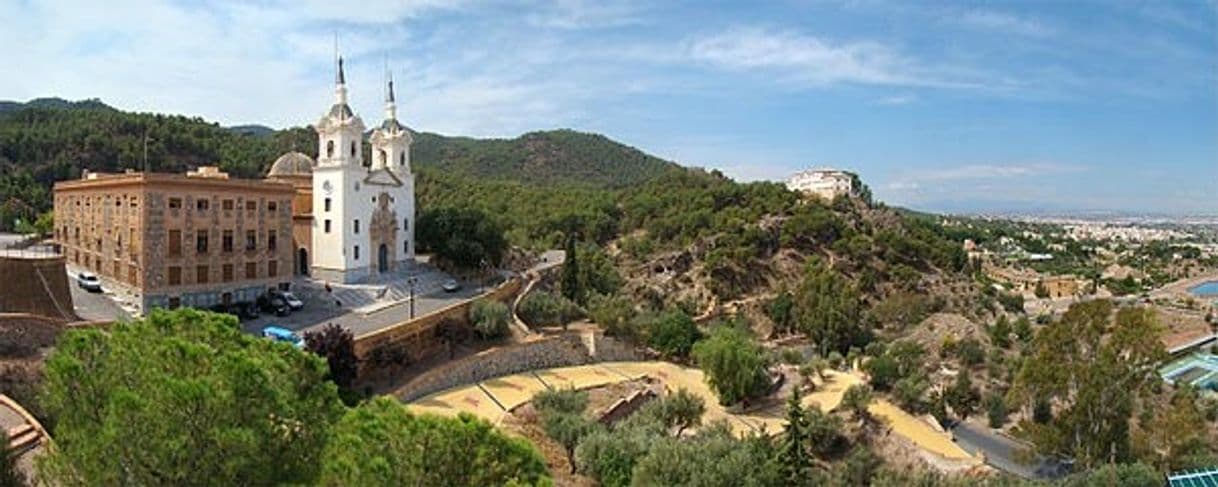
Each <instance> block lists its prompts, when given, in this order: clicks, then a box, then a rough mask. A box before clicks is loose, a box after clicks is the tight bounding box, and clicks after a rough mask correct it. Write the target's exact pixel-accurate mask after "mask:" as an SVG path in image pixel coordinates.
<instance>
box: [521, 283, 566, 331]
mask: <svg viewBox="0 0 1218 487" xmlns="http://www.w3.org/2000/svg"><path fill="white" fill-rule="evenodd" d="M516 312H517V313H519V314H520V319H522V320H524V321H525V322H526V323H528V324H529V325H531V326H554V325H562V326H567V323H570V322H571V321H572V320H574V319H576V318H578V317H579V315H580V309H579V305H577V304H575V303H573V302H571V301H570V300H568V299H566V298H563V297H562V296H558V295H555V294H553V293H549V292H545V291H533V292H532V293H529V295H528V296H525V297H524V299H522V300H521V301H520V304H519V305H518V308H517V309H516Z"/></svg>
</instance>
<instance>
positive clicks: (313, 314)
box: [242, 282, 482, 336]
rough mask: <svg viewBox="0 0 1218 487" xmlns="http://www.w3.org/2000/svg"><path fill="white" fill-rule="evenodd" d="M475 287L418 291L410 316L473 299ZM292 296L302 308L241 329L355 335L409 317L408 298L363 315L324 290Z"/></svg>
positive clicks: (260, 319)
mask: <svg viewBox="0 0 1218 487" xmlns="http://www.w3.org/2000/svg"><path fill="white" fill-rule="evenodd" d="M478 284H479V283H476V282H475V283H472V285H470V283H463V285H462V287H461V289H460V290H458V291H456V292H451V293H450V292H445V291H444V290H442V289H440V288H439V287H435V288H431V289H427V290H422V291H420V292H419V293H418V294H416V295H415V305H414V316H422V315H425V314H428V313H431V312H433V311H437V310H439V309H442V308H445V307H447V306H450V305H453V304H456V303H458V302H460V301H463V300H465V299H469V298H471V297H474V296H477V295H478V294H480V293H481V292H482V289H481V288H480V287H478ZM295 294H296V297H298V298H300V300H301V301H303V302H304V304H305V305H304V309H301V310H299V311H294V312H292V313H291V314H289V315H288V316H275V315H274V314H269V313H264V314H262V315H261V316H259V317H258V318H256V319H251V320H245V321H244V322H242V328H244V329H245V330H246V331H247V332H250V333H258V332H260V331H261V330H262V328H263V327H266V326H270V325H275V326H281V327H283V328H287V329H289V330H293V331H297V332H303V331H307V330H310V329H313V328H320V327H322V326H324V325H325V324H327V323H335V324H337V325H340V326H343V327H345V328H348V329H350V330H351V332H352V333H354V334H355V335H356V336H358V335H362V334H365V333H370V332H373V331H376V330H379V329H381V328H385V327H387V326H391V325H394V324H397V323H400V322H402V321H406V320H409V319H410V318H411V311H410V299H409V298H408V297H407V298H406V299H404V300H402V301H398V302H396V303H394V304H391V305H388V306H385V307H382V308H380V309H378V310H376V311H373V312H370V313H366V314H365V313H361V312H358V311H355V310H353V309H351V308H350V307H347V306H339V305H337V304H336V303H335V299H334V298H333V297H332V296H333V294H327V293H326V292H325V291H324V290H319V289H313V288H304V289H302V290H300V291H299V292H296V293H295Z"/></svg>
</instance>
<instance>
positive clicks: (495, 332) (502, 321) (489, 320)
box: [469, 300, 512, 340]
mask: <svg viewBox="0 0 1218 487" xmlns="http://www.w3.org/2000/svg"><path fill="white" fill-rule="evenodd" d="M469 321H470V322H471V323H473V324H474V331H475V332H477V333H478V336H480V337H482V338H483V339H484V340H493V339H497V338H502V337H504V336H506V335H507V334H508V326H509V323H511V321H512V310H511V309H509V308H508V306H507V305H506V304H503V303H501V302H499V301H491V300H481V301H478V302H475V303H474V305H473V306H472V307H470V309H469Z"/></svg>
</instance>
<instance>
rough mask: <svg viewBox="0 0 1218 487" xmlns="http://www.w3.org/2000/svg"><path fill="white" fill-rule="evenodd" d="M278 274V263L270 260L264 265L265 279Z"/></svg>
mask: <svg viewBox="0 0 1218 487" xmlns="http://www.w3.org/2000/svg"><path fill="white" fill-rule="evenodd" d="M278 274H279V261H277V260H272V261H270V262H267V263H266V277H275V276H276V275H278Z"/></svg>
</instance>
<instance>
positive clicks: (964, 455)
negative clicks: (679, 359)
mask: <svg viewBox="0 0 1218 487" xmlns="http://www.w3.org/2000/svg"><path fill="white" fill-rule="evenodd" d="M642 377H650V378H652V379H656V380H659V381H661V382H663V383H664V384H665V386H666V387H667V388H668V389H669V390H678V389H686V390H688V391H689V392H692V393H693V394H695V395H697V396H698V397H701V398H702V400H703V401H704V402H705V403H706V414H705V415H704V416H703V418H702V419H703V422H704V423H709V422H713V421H720V420H722V421H726V422H727V423H728V424H729V425H730V426H731V427H732V430H733V431H734V432H735V433H736V434H738V435H745V434H748V433H752V432H758V431H766V432H769V433H774V432H778V431H781V430H782V427H783V425H784V424H785V423H786V421H785V419H784V411H783V407H782V406H781V405H776V406H772V407H770V408H768V409H763V410H759V411H749V412H747V413H733V412H730V411H728V410H727V409H726V408H724V407H723V406H721V405H720V404H719V401H718V399H717V398H716V397H715V395H714V393H713V392H712V391H711V390H710V388H709V387H708V386H707V385H706V381H705V379H704V376H703V374H702V371H701V370H698V369H694V368H690V367H682V366H680V365H676V364H672V363H668V362H606V363H600V364H593V365H579V366H574V367H560V368H556V369H545V370H535V371H532V372H525V373H521V374H514V375H509V376H505V377H498V378H495V379H489V380H485V381H482V382H479V383H477V384H473V385H467V386H462V387H458V388H454V389H449V390H447V391H442V392H438V393H436V394H432V395H430V396H427V397H424V398H422V399H420V400H418V401H415V402H413V403H409V404H407V406H408V407H409V408H410V409H412V410H414V411H417V412H426V413H435V414H440V415H445V416H456V415H457V414H459V413H461V412H468V413H471V414H473V415H475V416H478V417H481V418H483V419H486V420H487V421H490V422H491V423H494V424H499V423H500V422H501V421H502V420H503V419H504V417H505V415H507V414H509V413H510V412H511V411H512V410H513V409H515V408H516V407H519V406H520V405H522V404H525V403H527V402H528V401H529V400H530V399H531V398H532V397H533V394H536V393H537V392H538V391H541V390H543V389H546V388H575V389H588V388H592V387H600V386H604V385H608V384H614V383H618V382H623V381H627V380H635V379H639V378H642ZM861 382H862V378H861V377H860V376H858V375H857V374H855V373H849V372H838V371H833V370H829V371H825V379H824V380H819V379H818V380H817V387H816V390H815V391H813V392H812V393H810V394H808V395H807V396H805V397H804V400H803V404H804V405H805V406H810V405H813V404H815V405H816V406H817V407H819V408H821V410H824V411H829V410H832V409H834V408H836V407H837V406H838V405H839V404H840V403H841V402H842V395H843V394H844V393H845V391H846V389H847V388H849V387H850V386H851V385H854V384H858V383H861ZM868 410H869V411H870V412H871V414H872V415H874V416H875V417H876V418H878V419H880V420H881V421H883V422H884V423H886V424H887V425H889V426H890V427H891V428H892V430H893V432H895V433H897V434H899V435H901V436H903V437H905V438H907V439H908V440H910V441H911V442H913V443H914V444H915V445H917V446H918V447H920V448H922V449H923V450H926V451H928V452H930V453H933V454H935V455H937V456H939V457H943V458H947V459H951V460H968V459H973V458H974V457H973V456H972V455H970V454H969V453H968V452H966V451H964V450H963V449H961V448H960V447H959V446H957V445H956V444H955V443H953V442H952V440H951V437H950V436H948V435H947V434H945V433H943V432H941V431H938V430H935V429H934V428H932V427H931V426H930V425H929V424H926V422H924V421H922V420H921V419H918V418H916V417H914V416H912V415H910V414H909V413H906V412H905V411H903V410H901V409H900V408H898V407H896V406H895V405H893V404H891V403H889V402H888V401H885V400H877V401H875V402H874V403H872V405H871V407H870V408H868Z"/></svg>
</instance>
